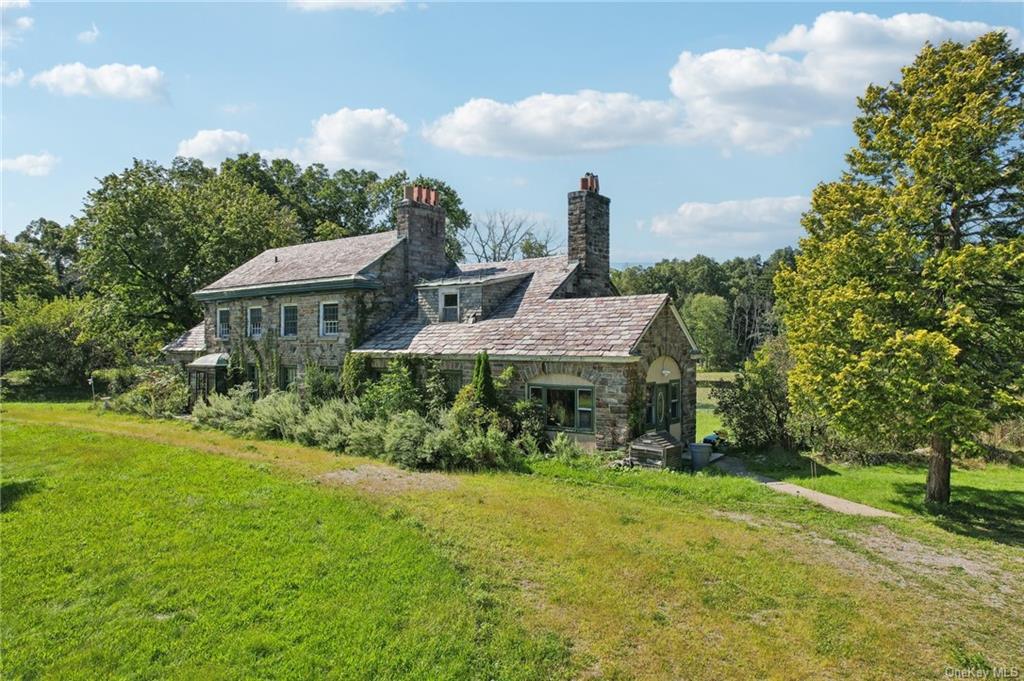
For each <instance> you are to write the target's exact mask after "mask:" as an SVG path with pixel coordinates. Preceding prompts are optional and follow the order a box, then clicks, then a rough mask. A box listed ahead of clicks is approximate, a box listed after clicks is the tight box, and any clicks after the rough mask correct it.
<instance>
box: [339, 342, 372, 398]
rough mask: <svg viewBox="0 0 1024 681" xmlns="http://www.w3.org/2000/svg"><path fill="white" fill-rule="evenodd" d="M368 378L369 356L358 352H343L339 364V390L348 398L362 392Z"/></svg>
mask: <svg viewBox="0 0 1024 681" xmlns="http://www.w3.org/2000/svg"><path fill="white" fill-rule="evenodd" d="M369 380H370V357H369V355H365V354H363V353H360V352H349V353H346V354H345V361H344V363H343V364H342V366H341V391H342V393H344V395H345V397H346V398H348V399H355V398H356V397H358V396H359V395H362V394H363V390H365V389H366V386H367V383H369Z"/></svg>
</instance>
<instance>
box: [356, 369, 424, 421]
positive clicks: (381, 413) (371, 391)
mask: <svg viewBox="0 0 1024 681" xmlns="http://www.w3.org/2000/svg"><path fill="white" fill-rule="evenodd" d="M360 405H361V406H362V412H363V417H364V418H367V419H372V418H387V417H389V416H391V415H392V414H398V413H401V412H403V411H416V412H419V411H422V407H423V402H422V399H421V398H420V394H419V392H418V391H417V390H416V384H415V383H414V382H413V380H412V372H411V371H410V370H409V367H408V366H407V365H406V364H405V363H403V362H400V361H398V360H392V361H391V362H390V363H389V364H388V368H387V371H385V372H384V374H383V375H381V377H380V380H379V381H376V382H375V383H374V384H373V385H371V386H370V387H369V388H367V389H366V391H365V392H364V393H363V398H362V399H361V400H360Z"/></svg>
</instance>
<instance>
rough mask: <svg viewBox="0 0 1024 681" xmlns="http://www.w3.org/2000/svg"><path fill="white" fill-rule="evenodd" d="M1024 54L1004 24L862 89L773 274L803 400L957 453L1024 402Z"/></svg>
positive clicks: (941, 490) (794, 393)
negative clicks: (789, 258) (957, 446)
mask: <svg viewBox="0 0 1024 681" xmlns="http://www.w3.org/2000/svg"><path fill="white" fill-rule="evenodd" d="M1022 85H1024V57H1022V55H1021V53H1020V52H1019V51H1018V50H1016V49H1014V48H1013V46H1012V45H1011V43H1010V41H1009V40H1008V39H1007V37H1006V35H1005V34H1001V33H991V34H987V35H984V36H982V37H980V38H978V39H977V40H975V41H974V42H973V43H971V44H969V45H966V46H964V45H961V44H957V43H952V42H947V43H943V44H942V45H940V46H938V47H935V46H931V45H926V46H925V47H924V49H923V50H922V51H921V53H920V54H919V55H918V57H917V58H916V60H915V61H914V63H913V64H912V65H910V66H908V67H906V68H905V69H904V70H903V77H902V80H901V81H900V82H899V83H890V84H889V85H887V86H884V87H883V86H871V87H869V88H868V90H867V93H866V94H865V95H864V97H863V98H861V99H860V100H859V107H860V110H861V113H860V116H859V117H858V118H857V119H856V121H855V122H854V125H853V128H854V131H855V132H856V134H857V137H858V145H857V146H856V147H855V148H854V149H852V150H851V151H850V152H849V154H848V155H847V163H848V169H847V170H846V172H845V173H844V174H843V177H842V179H841V180H840V181H837V182H830V183H825V184H822V185H819V186H818V187H817V188H816V189H815V191H814V194H813V197H812V203H811V209H810V210H809V212H808V213H807V214H806V215H805V216H804V220H803V224H804V226H805V228H806V229H807V232H808V236H807V237H806V238H805V239H804V240H803V241H802V243H801V247H802V251H803V252H802V254H801V255H800V256H799V257H798V258H797V263H796V267H795V269H792V270H784V271H782V272H780V274H779V275H778V276H777V278H776V285H777V290H778V295H779V297H780V300H781V301H782V302H783V304H784V320H785V325H786V327H787V332H788V336H789V340H790V345H791V348H792V351H793V354H794V358H795V366H794V369H793V371H792V373H791V374H790V399H791V400H792V401H793V404H794V406H795V407H796V408H797V409H798V410H806V411H808V412H812V413H817V414H818V415H820V416H822V417H825V418H827V420H828V421H829V423H830V424H831V425H832V427H834V428H836V429H838V430H839V431H840V432H845V433H849V434H853V435H858V436H862V437H863V436H871V435H882V436H885V435H889V436H892V437H893V438H896V439H900V440H904V441H906V440H908V439H909V440H911V441H916V442H921V443H925V442H928V443H930V445H931V448H932V452H933V453H932V458H931V463H930V465H929V469H928V481H927V486H926V490H927V491H926V497H927V500H928V501H931V502H940V503H946V502H948V501H949V494H950V452H951V446H952V444H953V443H956V442H957V441H963V440H965V439H967V438H969V437H970V436H971V434H972V432H974V431H976V430H977V429H982V428H986V427H987V426H988V425H989V424H991V423H992V422H993V421H996V420H1000V419H1003V418H1006V417H1008V416H1010V415H1012V414H1014V413H1020V412H1021V411H1024V378H1022V376H1024V236H1022V229H1024V102H1022Z"/></svg>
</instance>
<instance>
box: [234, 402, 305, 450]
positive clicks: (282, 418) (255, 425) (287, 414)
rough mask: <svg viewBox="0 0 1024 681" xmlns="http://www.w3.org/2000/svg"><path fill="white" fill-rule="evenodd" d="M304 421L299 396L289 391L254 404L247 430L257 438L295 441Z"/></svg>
mask: <svg viewBox="0 0 1024 681" xmlns="http://www.w3.org/2000/svg"><path fill="white" fill-rule="evenodd" d="M304 420H305V415H304V414H303V413H302V404H301V403H300V402H299V396H298V395H296V394H295V393H293V392H287V391H278V392H272V393H270V394H269V395H267V396H266V397H264V398H262V399H259V400H256V402H254V403H253V405H252V414H251V415H250V416H249V418H248V420H247V421H246V423H245V430H246V432H247V433H249V434H250V435H253V436H255V437H261V438H268V439H269V438H280V439H282V440H295V439H297V438H298V435H299V433H300V431H301V429H302V427H303V423H304Z"/></svg>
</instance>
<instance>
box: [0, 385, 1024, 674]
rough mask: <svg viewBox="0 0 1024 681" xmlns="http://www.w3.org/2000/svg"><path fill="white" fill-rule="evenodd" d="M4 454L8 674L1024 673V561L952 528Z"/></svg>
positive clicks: (31, 426) (700, 486) (22, 424)
mask: <svg viewBox="0 0 1024 681" xmlns="http://www.w3.org/2000/svg"><path fill="white" fill-rule="evenodd" d="M2 432H3V461H2V473H3V512H2V514H0V530H2V536H3V552H4V556H3V567H4V574H3V577H4V592H3V598H4V601H3V603H4V607H3V609H2V612H0V626H2V631H3V637H2V641H3V651H2V652H3V655H2V658H0V659H2V669H0V676H2V677H4V678H20V677H29V678H31V677H39V676H48V677H55V678H56V677H60V678H64V677H69V676H70V677H76V676H77V677H79V678H98V677H111V676H133V677H146V678H153V677H166V676H170V677H177V678H209V677H232V678H238V677H309V676H330V677H334V678H352V677H364V678H371V677H372V678H398V677H404V678H467V677H468V678H538V679H546V678H552V677H557V676H571V677H583V678H659V679H660V678H665V679H674V678H688V677H695V676H696V677H710V678H720V677H732V676H736V675H737V674H738V673H741V674H742V675H743V676H751V677H754V678H769V677H777V678H793V677H812V676H813V677H826V678H827V677H832V678H836V677H848V676H866V677H868V678H878V677H883V676H895V675H900V676H907V677H910V678H921V677H929V678H939V677H941V676H942V674H943V671H944V670H945V669H946V667H947V666H949V665H960V666H965V665H970V664H982V665H985V664H991V665H1002V666H1010V665H1014V664H1016V665H1017V666H1022V660H1021V650H1024V621H1022V617H1021V613H1022V612H1024V587H1022V584H1024V551H1022V550H1021V548H1020V547H1019V546H1016V545H1013V544H1010V543H1006V542H999V541H992V540H991V539H987V538H978V537H977V536H972V535H970V534H961V533H959V532H957V531H956V529H955V528H947V527H943V526H941V524H940V523H936V522H933V521H932V520H931V519H926V518H919V517H908V518H907V519H896V520H885V521H878V520H874V519H865V518H852V517H847V516H841V515H837V514H835V513H831V512H829V511H826V510H824V509H821V508H819V507H816V506H813V505H811V504H809V503H807V502H805V501H804V500H802V499H799V498H795V497H789V496H783V495H777V494H774V493H772V492H771V491H769V490H767V489H766V488H764V487H763V486H759V485H756V484H754V483H752V482H750V481H747V480H742V479H736V478H727V477H720V476H715V475H703V474H702V475H697V476H692V475H686V474H675V473H658V472H615V471H612V470H608V469H604V468H600V467H598V466H595V465H591V464H588V463H585V462H584V463H577V464H574V465H568V464H565V463H559V462H543V463H537V464H534V465H533V470H532V472H529V473H515V474H513V473H493V474H476V475H473V474H459V475H452V476H443V477H436V476H435V477H430V476H427V477H423V476H418V477H415V478H412V480H414V481H420V482H414V483H413V484H411V486H406V487H401V486H399V487H389V486H388V484H387V479H390V478H387V476H385V478H382V479H378V480H376V482H375V483H374V484H362V483H359V484H356V485H354V486H351V485H331V484H326V483H324V482H321V480H327V479H332V478H325V479H321V478H320V477H319V476H320V475H321V474H323V473H325V472H329V471H339V470H347V469H352V468H353V467H357V466H365V465H366V464H368V463H375V462H371V461H368V460H363V459H357V458H353V457H345V456H340V457H339V456H335V455H332V454H329V453H326V452H322V451H319V450H315V449H309V448H304V447H299V446H295V445H290V444H287V443H280V442H253V441H246V440H239V439H236V438H233V437H230V436H228V435H225V434H223V433H219V432H211V431H203V430H196V429H193V428H190V427H189V426H187V425H186V424H182V423H176V422H151V421H143V420H141V419H134V418H127V417H123V416H119V415H114V414H97V413H94V412H92V411H90V410H88V409H87V408H85V407H84V406H82V405H25V404H7V405H4V411H3V431H2ZM378 465H379V464H378ZM357 470H364V471H365V470H379V469H365V468H364V469H357ZM387 475H389V476H393V475H394V474H393V473H388V474H387ZM996 477H998V476H996ZM1011 477H1012V476H1011ZM439 480H440V481H442V482H443V483H444V484H438V481H439ZM955 480H956V479H954V484H955ZM1000 484H1001V483H1000V482H998V481H995V482H992V485H993V487H994V488H996V489H998V488H999V485H1000ZM905 510H906V509H905ZM893 546H895V547H896V548H897V549H898V550H892V547H893ZM907 547H910V548H912V549H913V551H912V555H913V556H915V560H917V559H920V560H922V561H924V562H923V563H920V564H919V563H917V562H914V561H908V560H905V557H904V554H905V553H907ZM908 555H910V554H908ZM936 556H938V557H940V558H942V559H941V560H933V559H935V557H936ZM965 566H966V567H965ZM979 566H981V567H979ZM950 613H955V616H951V615H950Z"/></svg>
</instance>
